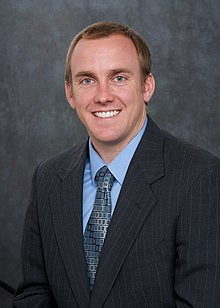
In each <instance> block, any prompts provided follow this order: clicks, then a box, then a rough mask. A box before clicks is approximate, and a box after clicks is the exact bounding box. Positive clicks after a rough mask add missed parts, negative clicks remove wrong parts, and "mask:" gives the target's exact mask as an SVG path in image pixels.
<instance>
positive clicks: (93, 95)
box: [66, 35, 154, 152]
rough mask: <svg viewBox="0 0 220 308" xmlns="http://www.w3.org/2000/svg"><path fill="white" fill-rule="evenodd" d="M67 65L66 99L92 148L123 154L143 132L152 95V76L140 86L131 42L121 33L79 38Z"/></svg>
mask: <svg viewBox="0 0 220 308" xmlns="http://www.w3.org/2000/svg"><path fill="white" fill-rule="evenodd" d="M70 65H71V72H72V85H69V84H66V95H67V98H68V101H69V103H70V105H71V106H72V107H73V108H74V109H76V112H77V114H78V117H79V119H80V120H81V122H82V123H83V124H84V125H85V127H86V128H87V130H88V133H89V135H90V137H91V140H92V143H93V145H94V147H95V148H96V150H97V151H98V152H99V149H102V148H103V147H105V146H107V145H108V146H112V147H114V148H116V147H117V149H118V151H120V150H122V149H123V148H124V147H125V146H126V145H127V144H128V143H129V142H130V141H131V140H132V139H133V138H134V137H135V136H136V135H137V133H138V132H139V130H140V129H141V128H142V126H143V123H144V120H145V117H146V107H145V102H148V101H149V100H150V98H151V96H152V94H153V91H154V79H153V76H152V75H151V74H150V75H149V76H148V77H147V78H146V82H145V84H144V85H143V83H141V74H140V65H139V61H138V56H137V51H136V48H135V46H134V45H133V43H132V41H131V40H130V39H129V38H127V37H125V36H123V35H111V36H109V37H106V38H101V39H81V40H80V41H79V42H78V43H77V45H76V47H75V49H74V51H73V54H72V57H71V64H70Z"/></svg>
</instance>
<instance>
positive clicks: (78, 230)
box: [50, 149, 90, 307]
mask: <svg viewBox="0 0 220 308" xmlns="http://www.w3.org/2000/svg"><path fill="white" fill-rule="evenodd" d="M86 152H87V151H86V149H84V150H83V151H82V152H81V151H79V155H78V157H72V160H74V164H72V165H70V166H68V168H66V169H65V168H64V170H62V171H61V172H59V177H60V179H61V181H60V183H59V185H58V186H57V187H56V189H55V190H54V193H53V194H52V195H51V198H50V201H51V212H52V216H53V223H54V230H55V234H56V238H57V242H58V246H59V249H60V253H61V256H62V259H63V263H64V266H65V268H66V272H67V275H68V278H69V281H70V285H71V287H72V291H73V294H74V297H75V298H76V301H77V302H78V304H79V306H80V307H88V305H89V296H90V295H89V288H88V281H87V274H86V264H85V258H84V248H83V232H82V184H83V181H82V179H83V173H84V165H85V160H86Z"/></svg>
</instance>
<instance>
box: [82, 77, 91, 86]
mask: <svg viewBox="0 0 220 308" xmlns="http://www.w3.org/2000/svg"><path fill="white" fill-rule="evenodd" d="M81 83H82V84H85V85H89V84H91V83H93V80H92V79H91V78H84V79H83V80H82V81H81Z"/></svg>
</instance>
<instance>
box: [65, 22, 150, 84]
mask: <svg viewBox="0 0 220 308" xmlns="http://www.w3.org/2000/svg"><path fill="white" fill-rule="evenodd" d="M113 34H121V35H124V36H126V37H128V38H130V39H131V40H132V42H133V44H134V46H135V48H136V50H137V55H138V58H139V64H140V70H141V81H142V82H143V84H144V82H145V80H146V77H147V75H149V74H150V72H151V65H152V62H151V53H150V49H149V47H148V45H147V43H146V41H145V40H144V39H143V38H142V37H141V36H140V35H139V34H138V33H137V32H136V31H134V30H133V29H132V28H129V27H128V26H125V25H122V24H119V23H113V22H104V21H102V22H97V23H94V24H92V25H90V26H88V27H86V28H85V29H83V30H82V31H80V32H79V33H78V34H77V35H76V36H75V37H74V38H73V40H72V42H71V44H70V46H69V49H68V52H67V56H66V67H65V81H66V82H68V83H69V84H71V83H72V74H71V67H70V60H71V56H72V53H73V51H74V48H75V47H76V45H77V43H78V42H79V41H80V40H81V39H99V38H103V37H108V36H110V35H113Z"/></svg>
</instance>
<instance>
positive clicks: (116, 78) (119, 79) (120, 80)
mask: <svg viewBox="0 0 220 308" xmlns="http://www.w3.org/2000/svg"><path fill="white" fill-rule="evenodd" d="M114 80H115V81H117V82H122V81H125V77H124V76H120V75H119V76H116V77H115V78H114Z"/></svg>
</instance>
